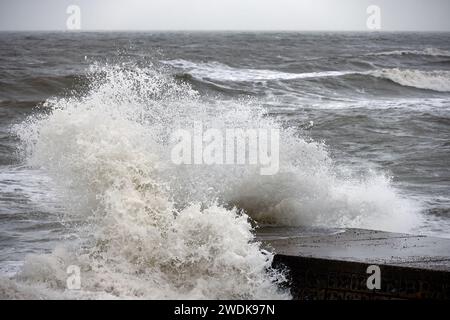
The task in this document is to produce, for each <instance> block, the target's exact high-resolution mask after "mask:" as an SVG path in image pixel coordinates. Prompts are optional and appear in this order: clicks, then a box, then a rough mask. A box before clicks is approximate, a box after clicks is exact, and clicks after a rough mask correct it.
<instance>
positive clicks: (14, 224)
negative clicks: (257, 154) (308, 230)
mask: <svg viewBox="0 0 450 320" xmlns="http://www.w3.org/2000/svg"><path fill="white" fill-rule="evenodd" d="M119 61H134V62H136V63H137V64H139V65H146V64H148V65H149V64H153V65H155V66H157V68H160V69H162V70H164V72H165V73H166V74H168V75H170V77H173V78H174V79H175V80H176V81H179V82H186V83H188V84H190V85H191V86H192V88H193V89H195V90H196V91H198V92H199V94H200V95H201V96H202V97H203V98H204V99H210V100H214V99H215V100H218V101H229V100H233V101H237V100H239V99H248V97H250V98H251V99H254V100H255V101H258V102H259V103H260V104H261V105H262V106H263V107H264V108H265V109H266V110H267V113H268V116H269V117H273V118H276V119H279V120H280V121H281V122H282V123H283V125H284V126H286V127H291V128H294V129H296V130H298V132H299V134H301V135H303V136H305V137H308V138H311V139H313V140H314V141H324V142H325V144H326V145H327V149H328V151H329V153H330V155H331V157H332V159H333V161H334V163H335V164H336V165H337V166H339V165H341V164H343V165H345V166H346V167H348V168H351V169H352V170H353V172H367V171H369V170H374V171H376V172H382V173H384V174H386V175H389V176H392V184H393V186H394V187H395V189H396V192H397V193H398V194H400V195H401V196H402V197H404V198H406V199H410V200H412V201H415V202H414V203H415V206H416V207H417V208H418V210H419V211H420V214H421V216H422V217H423V218H424V219H423V222H422V223H421V224H420V225H419V226H418V227H416V228H415V229H414V232H417V233H423V234H432V235H438V236H443V237H449V236H450V169H449V167H450V166H449V164H450V162H449V156H450V34H448V33H434V34H432V33H371V34H366V33H79V34H72V33H0V232H1V233H0V263H1V261H3V266H4V267H3V270H4V271H6V272H8V270H12V271H14V270H15V266H16V264H19V265H20V263H21V261H22V259H23V257H24V256H25V255H26V254H28V253H32V252H38V253H39V252H43V251H45V250H48V249H50V248H52V247H54V245H55V243H58V242H59V241H60V240H61V239H62V238H63V237H64V234H65V233H66V232H65V231H64V227H63V226H62V225H61V224H60V223H59V222H58V219H57V218H56V214H57V213H58V212H59V211H60V210H62V209H60V204H59V203H58V201H57V200H56V199H57V198H58V195H57V194H54V192H55V190H54V189H52V188H51V184H52V182H51V181H50V180H49V179H48V178H47V177H45V176H43V175H42V174H40V173H39V172H38V171H36V170H38V168H30V167H29V166H24V159H23V158H22V157H20V156H19V154H18V153H17V148H18V145H19V141H18V138H17V137H16V136H15V135H14V134H13V133H12V132H11V128H12V126H13V125H14V124H18V123H21V122H22V121H24V120H25V119H26V117H27V116H30V115H32V114H34V113H39V112H42V111H39V110H35V109H34V107H35V106H36V105H39V104H41V103H43V102H44V101H45V100H46V99H48V98H50V97H54V96H71V95H76V94H79V93H80V92H83V90H85V88H86V87H87V86H88V79H87V77H86V70H87V69H88V68H89V66H91V65H92V64H93V63H105V62H107V63H109V64H111V65H114V64H115V63H118V62H119ZM301 156H302V155H299V158H300V157H301ZM49 161H51V159H49ZM361 197H362V198H364V197H367V195H364V196H361ZM374 197H376V195H375V194H374ZM317 201H319V202H320V201H321V200H320V199H318V200H317ZM330 210H331V208H330ZM330 214H332V213H330ZM328 226H329V227H334V225H333V222H330V223H329V225H328ZM342 226H343V225H342V224H341V225H339V226H336V227H342ZM344 226H345V225H344ZM351 226H354V225H351ZM391 229H393V230H394V231H395V229H396V227H395V226H394V227H393V228H391ZM399 231H402V230H401V228H400V227H399Z"/></svg>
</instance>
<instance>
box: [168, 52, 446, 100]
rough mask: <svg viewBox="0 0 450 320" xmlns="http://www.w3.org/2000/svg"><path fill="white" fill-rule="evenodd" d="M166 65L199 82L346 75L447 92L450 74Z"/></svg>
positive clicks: (182, 62) (176, 62)
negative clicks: (288, 71) (386, 80)
mask: <svg viewBox="0 0 450 320" xmlns="http://www.w3.org/2000/svg"><path fill="white" fill-rule="evenodd" d="M164 63H165V64H168V65H171V66H173V67H176V68H180V69H182V70H184V71H185V72H187V73H189V74H190V75H191V76H193V77H195V78H198V79H201V80H214V81H237V82H255V81H270V80H294V79H315V78H325V77H342V76H349V75H358V76H374V77H378V78H385V79H388V80H391V81H393V82H395V83H397V84H400V85H402V86H408V87H415V88H419V89H428V90H434V91H441V92H447V91H450V71H441V70H438V71H422V70H408V69H405V70H401V69H398V68H393V69H380V70H373V71H348V70H347V71H345V70H344V71H319V72H306V73H286V72H279V71H274V70H260V69H245V68H233V67H230V66H227V65H225V64H222V63H218V62H209V63H194V62H191V61H186V60H171V61H164Z"/></svg>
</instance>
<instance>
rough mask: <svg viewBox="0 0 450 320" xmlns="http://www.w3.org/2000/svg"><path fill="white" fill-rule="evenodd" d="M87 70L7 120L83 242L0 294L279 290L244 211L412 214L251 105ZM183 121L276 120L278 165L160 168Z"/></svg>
mask: <svg viewBox="0 0 450 320" xmlns="http://www.w3.org/2000/svg"><path fill="white" fill-rule="evenodd" d="M91 71H92V73H91V78H92V79H91V88H90V90H89V91H88V92H87V93H85V94H83V95H81V96H70V97H66V98H59V99H50V100H48V101H47V102H46V103H45V105H44V108H46V109H47V110H48V112H46V113H44V114H42V113H41V114H40V115H34V116H32V117H31V118H29V119H28V120H27V121H26V122H25V123H23V124H21V125H20V126H18V127H17V128H16V132H17V134H18V136H19V137H20V139H21V141H22V142H23V146H24V153H25V154H26V156H27V161H28V163H29V165H31V166H33V167H39V168H42V169H43V170H44V171H45V172H46V173H47V174H48V175H49V176H50V177H51V178H52V179H53V180H54V181H55V183H56V185H57V186H58V192H59V193H60V194H61V196H62V198H64V199H65V200H64V202H65V205H66V207H67V210H66V211H67V212H65V214H64V217H63V219H66V220H77V221H82V223H81V224H79V225H77V230H78V233H79V236H80V237H81V238H82V239H83V245H82V246H81V247H76V248H61V249H57V250H55V252H54V253H52V254H51V255H47V256H32V257H30V258H29V259H28V260H27V261H26V263H25V265H24V268H23V270H22V271H21V273H19V274H18V275H17V276H16V282H5V283H4V284H3V286H1V287H2V288H8V289H4V291H5V290H6V291H7V292H8V294H5V295H7V296H27V295H32V296H36V295H37V296H44V297H49V298H52V297H55V296H58V294H61V292H63V293H64V295H65V296H66V297H81V298H90V297H93V298H103V297H119V298H209V299H221V298H227V299H234V298H289V293H288V292H286V291H284V290H282V289H280V287H279V284H280V283H282V282H283V281H285V278H284V275H283V274H282V273H280V272H278V271H275V270H273V269H271V267H270V265H271V261H272V258H273V255H272V254H271V253H269V252H266V251H264V250H262V249H261V245H260V243H258V242H256V241H255V239H254V235H253V229H252V226H251V223H250V219H253V220H256V222H258V223H262V224H263V223H270V224H275V225H290V226H292V225H321V226H332V227H336V226H339V227H366V228H371V229H384V230H395V231H408V230H409V229H410V228H412V227H414V226H415V225H416V224H417V223H418V220H419V217H418V216H417V215H416V214H415V212H416V211H414V210H412V206H411V203H410V202H408V201H406V200H404V199H403V198H401V197H400V196H399V195H398V194H397V193H396V192H395V190H394V189H393V188H392V187H391V186H390V182H389V179H387V178H385V177H384V176H380V175H373V176H366V177H360V178H359V179H355V178H350V177H349V176H347V177H346V178H342V176H340V175H339V174H338V172H339V170H338V169H337V168H336V166H335V165H334V164H333V161H332V160H331V159H330V157H329V156H328V154H327V151H326V149H325V147H324V146H323V145H322V144H319V143H315V142H311V141H306V140H304V139H302V138H301V137H298V136H297V135H296V134H295V132H294V131H293V130H292V129H283V128H282V127H281V125H280V124H279V123H277V122H275V121H274V120H273V119H270V118H269V117H266V116H265V115H264V110H263V109H262V108H260V107H259V106H258V105H257V104H255V103H253V102H251V101H218V100H214V101H211V99H208V98H205V97H200V96H199V95H198V93H197V92H195V91H194V90H192V88H190V87H189V86H187V85H186V84H182V83H181V84H180V83H177V82H175V81H174V80H172V79H170V78H169V77H168V76H166V75H164V74H162V73H160V72H158V71H157V70H156V69H155V68H153V67H145V68H140V67H138V66H136V65H134V64H131V65H127V64H122V65H113V66H108V65H107V66H98V65H94V66H93V67H92V70H91ZM194 120H195V121H202V123H203V124H204V125H205V126H206V127H211V128H217V129H224V128H274V127H275V128H278V129H280V130H281V140H280V148H281V149H280V172H279V173H278V174H277V175H274V176H261V175H259V170H258V168H257V167H251V166H231V167H230V166H223V165H212V166H176V165H174V164H172V163H171V161H170V156H169V155H170V147H171V146H170V142H169V141H170V134H171V133H172V132H173V131H174V130H176V129H177V128H180V127H185V126H188V125H189V124H191V123H192V121H194ZM70 264H75V265H79V266H80V267H81V270H82V275H83V278H82V279H83V280H82V281H83V289H82V290H81V291H78V292H73V291H68V290H65V279H66V278H67V274H66V273H65V268H66V267H67V265H70ZM23 288H27V289H26V290H25V289H23ZM24 292H25V293H24Z"/></svg>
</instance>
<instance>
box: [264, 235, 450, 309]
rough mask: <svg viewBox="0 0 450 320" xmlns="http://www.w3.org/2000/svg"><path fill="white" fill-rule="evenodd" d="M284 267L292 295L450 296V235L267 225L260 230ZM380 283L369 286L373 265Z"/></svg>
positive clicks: (352, 297)
mask: <svg viewBox="0 0 450 320" xmlns="http://www.w3.org/2000/svg"><path fill="white" fill-rule="evenodd" d="M257 239H258V240H260V241H262V243H263V247H264V248H265V249H268V250H270V251H273V252H275V257H274V261H273V266H274V267H275V268H278V269H282V270H284V271H286V274H287V277H288V280H289V284H288V286H289V288H290V290H291V293H292V295H293V297H294V299H306V300H315V299H320V300H336V299H344V300H360V299H433V300H436V299H437V300H442V299H450V272H449V271H450V239H441V238H433V237H427V236H417V235H409V234H399V233H390V232H383V231H374V230H362V229H321V228H280V227H276V228H275V227H274V228H271V227H266V228H261V229H259V230H258V232H257ZM373 265H376V266H378V267H379V268H380V278H381V287H380V288H369V287H368V281H369V277H370V276H371V275H372V274H371V273H369V272H368V268H369V266H373Z"/></svg>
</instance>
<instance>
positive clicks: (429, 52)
mask: <svg viewBox="0 0 450 320" xmlns="http://www.w3.org/2000/svg"><path fill="white" fill-rule="evenodd" d="M369 55H376V56H397V55H400V56H402V55H416V56H433V57H450V51H447V50H441V49H437V48H426V49H423V50H393V51H383V52H376V53H370V54H369Z"/></svg>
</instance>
